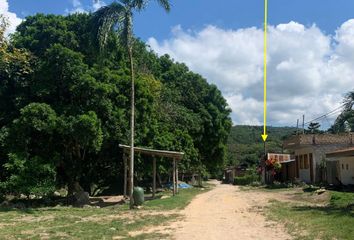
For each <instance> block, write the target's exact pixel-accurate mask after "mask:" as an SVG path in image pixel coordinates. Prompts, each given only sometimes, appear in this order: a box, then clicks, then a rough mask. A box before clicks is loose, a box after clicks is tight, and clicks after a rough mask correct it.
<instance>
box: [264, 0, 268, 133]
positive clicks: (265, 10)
mask: <svg viewBox="0 0 354 240" xmlns="http://www.w3.org/2000/svg"><path fill="white" fill-rule="evenodd" d="M267 29H268V0H264V119H263V120H264V129H263V130H264V131H263V134H266V133H267V126H266V125H267Z"/></svg>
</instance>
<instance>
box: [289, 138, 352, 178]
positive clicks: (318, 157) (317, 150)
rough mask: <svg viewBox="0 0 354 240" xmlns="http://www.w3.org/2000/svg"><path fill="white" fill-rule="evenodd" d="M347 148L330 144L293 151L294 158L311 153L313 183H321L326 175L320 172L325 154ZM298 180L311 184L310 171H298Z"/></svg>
mask: <svg viewBox="0 0 354 240" xmlns="http://www.w3.org/2000/svg"><path fill="white" fill-rule="evenodd" d="M345 147H347V145H343V144H331V145H311V146H306V147H302V148H297V149H295V150H294V152H295V153H294V154H295V156H299V155H305V154H308V155H309V154H310V153H312V156H313V169H312V174H313V181H314V182H316V183H317V182H321V181H326V180H327V179H326V176H325V175H326V174H323V173H324V172H323V171H322V170H321V164H322V162H323V161H324V160H325V159H326V153H328V152H332V151H335V150H338V149H343V148H345ZM299 178H300V180H302V181H304V182H307V183H309V182H311V173H310V169H300V170H299ZM321 178H322V179H321Z"/></svg>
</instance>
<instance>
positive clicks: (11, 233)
mask: <svg viewBox="0 0 354 240" xmlns="http://www.w3.org/2000/svg"><path fill="white" fill-rule="evenodd" d="M211 188H212V186H211V185H206V186H205V187H204V188H198V187H195V188H191V189H181V190H180V192H179V194H178V195H177V196H175V197H171V192H170V191H167V192H162V193H160V194H159V195H158V196H157V199H155V200H150V201H147V202H145V203H144V205H143V206H142V208H140V209H136V210H133V211H131V210H128V208H129V207H128V204H124V205H114V206H110V207H105V208H96V207H89V206H88V207H85V208H73V207H63V206H56V207H53V208H47V207H44V208H25V209H9V208H0V238H1V239H43V238H45V239H161V238H166V237H168V235H167V233H166V232H165V231H164V230H165V228H166V226H167V225H168V223H169V222H171V221H176V220H179V219H181V217H182V216H181V215H180V214H178V212H177V211H176V210H180V209H183V208H184V207H186V206H187V205H188V203H189V202H190V201H191V200H192V199H193V197H195V196H196V195H198V194H200V193H204V192H206V191H208V190H210V189H211Z"/></svg>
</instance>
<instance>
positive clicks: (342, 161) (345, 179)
mask: <svg viewBox="0 0 354 240" xmlns="http://www.w3.org/2000/svg"><path fill="white" fill-rule="evenodd" d="M338 163H339V173H340V174H339V176H340V180H341V182H342V183H343V184H344V185H348V184H353V185H354V157H346V158H339V161H338ZM342 165H343V166H344V169H343V168H342ZM347 166H348V169H347Z"/></svg>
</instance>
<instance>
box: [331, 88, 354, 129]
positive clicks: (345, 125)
mask: <svg viewBox="0 0 354 240" xmlns="http://www.w3.org/2000/svg"><path fill="white" fill-rule="evenodd" d="M343 102H344V108H343V110H342V112H341V113H340V114H339V116H338V117H337V119H336V120H335V122H334V124H333V125H332V126H331V128H330V129H329V131H330V132H333V133H339V132H347V131H354V109H353V106H354V91H351V92H349V93H347V95H346V96H345V98H344V101H343Z"/></svg>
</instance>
